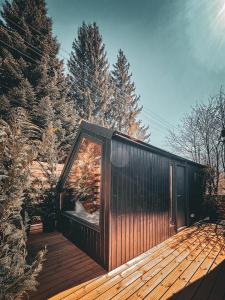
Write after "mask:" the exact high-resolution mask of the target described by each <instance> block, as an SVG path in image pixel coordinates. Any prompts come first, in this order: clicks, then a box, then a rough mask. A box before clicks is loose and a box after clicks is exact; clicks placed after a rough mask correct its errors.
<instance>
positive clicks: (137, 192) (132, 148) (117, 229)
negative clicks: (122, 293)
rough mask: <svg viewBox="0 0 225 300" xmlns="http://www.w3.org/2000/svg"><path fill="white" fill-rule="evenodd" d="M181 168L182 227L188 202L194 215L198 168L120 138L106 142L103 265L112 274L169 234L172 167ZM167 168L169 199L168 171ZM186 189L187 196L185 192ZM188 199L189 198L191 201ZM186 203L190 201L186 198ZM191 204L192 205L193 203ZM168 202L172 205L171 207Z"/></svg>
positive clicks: (197, 193) (174, 181) (170, 232)
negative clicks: (107, 176)
mask: <svg viewBox="0 0 225 300" xmlns="http://www.w3.org/2000/svg"><path fill="white" fill-rule="evenodd" d="M178 164H179V165H182V166H184V167H185V175H186V176H185V178H186V179H185V189H186V193H185V201H186V207H187V212H186V216H187V224H188V223H189V220H188V218H189V202H190V206H191V208H192V209H193V206H194V207H195V210H196V209H197V208H198V204H199V203H198V204H197V202H196V201H199V200H197V199H198V197H199V195H200V194H199V189H194V190H190V189H191V188H192V187H195V186H194V183H193V182H192V179H193V174H194V172H196V171H198V170H199V168H198V167H192V166H189V164H188V163H186V162H183V161H175V160H171V158H168V157H166V156H163V155H161V154H158V153H157V152H153V151H149V150H148V149H145V148H144V147H141V146H138V145H136V144H135V143H132V142H130V143H129V142H126V141H124V140H123V139H120V137H114V138H113V139H112V149H111V206H110V245H109V251H110V255H109V266H110V269H113V268H115V267H117V266H119V265H121V264H123V263H125V262H127V261H128V260H130V259H132V258H134V257H135V256H137V255H139V254H141V253H143V252H145V251H146V250H148V249H150V248H151V247H153V246H155V245H157V244H159V243H160V242H162V241H164V240H166V239H167V238H169V237H170V236H171V235H172V234H174V233H175V230H176V228H175V226H173V224H172V221H173V220H172V218H173V214H175V216H174V217H175V218H176V211H172V210H174V209H175V207H176V194H175V185H176V165H178ZM170 165H172V166H173V196H172V199H170V198H171V197H170V171H169V166H170ZM189 190H190V193H189ZM193 197H194V198H193ZM191 198H193V199H192V201H190V199H191ZM194 199H195V200H194ZM171 201H172V202H173V203H172V204H171Z"/></svg>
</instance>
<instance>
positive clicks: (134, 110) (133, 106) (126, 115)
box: [112, 49, 150, 141]
mask: <svg viewBox="0 0 225 300" xmlns="http://www.w3.org/2000/svg"><path fill="white" fill-rule="evenodd" d="M113 67H114V69H113V71H112V81H113V87H114V103H113V105H112V110H114V117H113V119H114V121H115V124H114V127H115V128H116V129H117V130H118V131H120V132H122V133H125V134H128V135H130V136H132V137H134V138H137V139H140V140H145V141H149V137H150V134H148V127H145V126H143V125H141V121H140V120H138V119H137V117H138V115H139V114H140V112H141V110H142V107H140V106H139V100H140V97H138V96H137V95H136V93H135V85H134V82H132V74H131V73H130V71H129V69H130V64H129V63H128V61H127V58H126V56H125V55H124V53H123V51H122V50H121V49H120V50H119V54H118V56H117V62H116V64H115V65H114V66H113Z"/></svg>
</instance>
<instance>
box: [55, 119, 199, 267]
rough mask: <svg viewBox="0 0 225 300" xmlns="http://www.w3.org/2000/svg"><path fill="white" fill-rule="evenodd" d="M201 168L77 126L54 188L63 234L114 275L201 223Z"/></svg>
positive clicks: (121, 136)
mask: <svg viewBox="0 0 225 300" xmlns="http://www.w3.org/2000/svg"><path fill="white" fill-rule="evenodd" d="M203 174H204V166H202V165H199V164H196V163H195V162H192V161H190V160H187V159H184V158H182V157H179V156H176V155H174V154H171V153H169V152H167V151H164V150H162V149H159V148H156V147H154V146H152V145H149V144H146V143H144V142H141V141H139V140H135V139H133V138H131V137H129V136H126V135H124V134H121V133H119V132H117V131H114V130H111V129H107V128H103V127H100V126H97V125H94V124H90V123H87V122H82V123H81V125H80V128H79V130H78V133H77V136H76V138H75V142H74V145H73V147H72V150H71V153H70V155H69V157H68V159H67V162H66V164H65V167H64V169H63V171H62V174H61V177H60V179H59V183H58V191H59V197H58V200H57V207H58V215H59V218H58V221H59V222H58V223H59V228H60V229H61V231H62V232H63V234H64V235H65V236H66V237H67V238H68V239H70V240H71V241H72V242H74V243H75V244H76V245H77V246H78V247H80V248H81V249H82V250H83V251H85V252H86V253H87V254H88V255H90V256H91V257H92V258H94V259H95V260H96V261H97V262H98V263H99V264H101V265H102V266H103V267H104V268H105V269H107V270H112V269H114V268H116V267H118V266H120V265H122V264H124V263H125V262H127V261H129V260H131V259H132V258H134V257H136V256H138V255H139V254H141V253H143V252H145V251H146V250H148V249H150V248H152V247H153V246H155V245H157V244H159V243H161V242H162V241H164V240H166V239H167V238H169V237H170V236H172V235H173V234H175V233H176V232H177V231H179V230H180V229H181V228H183V227H186V226H188V225H190V224H191V223H193V222H194V221H196V220H197V219H198V217H199V213H200V207H201V202H202V198H203V178H204V176H203Z"/></svg>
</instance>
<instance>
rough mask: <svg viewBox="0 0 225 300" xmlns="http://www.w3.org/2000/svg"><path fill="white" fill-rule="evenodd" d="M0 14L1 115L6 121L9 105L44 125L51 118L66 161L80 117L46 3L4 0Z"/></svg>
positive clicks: (40, 1) (37, 123) (40, 0)
mask: <svg viewBox="0 0 225 300" xmlns="http://www.w3.org/2000/svg"><path fill="white" fill-rule="evenodd" d="M1 15H2V20H0V39H1V41H2V42H1V43H0V57H1V59H0V82H1V83H4V85H0V115H1V116H2V117H3V118H4V119H5V120H7V118H8V116H9V113H10V110H11V108H15V107H23V108H24V109H26V111H27V113H28V114H29V117H30V119H31V120H32V122H33V123H34V124H36V125H38V126H39V127H40V128H43V129H45V128H46V127H47V126H48V124H49V122H52V123H53V126H54V128H55V129H56V133H57V136H58V138H59V139H60V141H61V144H60V147H61V149H62V153H63V155H62V158H61V159H62V160H64V159H65V155H66V154H67V151H68V146H69V145H70V144H71V142H72V138H73V136H74V134H75V130H76V126H77V118H76V112H75V108H74V105H73V103H72V102H71V101H70V100H69V98H68V97H67V94H68V89H69V87H68V81H67V79H66V78H65V75H64V69H63V62H62V61H61V60H59V59H58V58H57V55H58V51H59V44H58V42H57V40H56V38H55V37H53V33H52V21H51V19H50V18H49V17H48V16H47V9H46V5H45V1H44V0H38V1H37V0H13V1H12V2H9V1H6V2H5V4H3V9H2V12H1Z"/></svg>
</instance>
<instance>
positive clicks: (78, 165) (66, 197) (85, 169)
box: [62, 138, 102, 225]
mask: <svg viewBox="0 0 225 300" xmlns="http://www.w3.org/2000/svg"><path fill="white" fill-rule="evenodd" d="M101 157H102V147H101V145H99V144H97V143H95V142H93V141H91V140H89V139H87V138H82V140H81V142H80V145H79V150H78V152H77V155H76V158H75V161H74V163H73V166H72V168H71V171H70V173H69V176H68V177H67V180H66V183H65V185H64V191H63V193H62V200H63V210H64V211H66V212H67V213H69V214H71V215H73V216H76V217H79V218H81V219H84V220H86V221H88V222H90V223H92V224H95V225H98V224H99V210H100V185H101Z"/></svg>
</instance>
